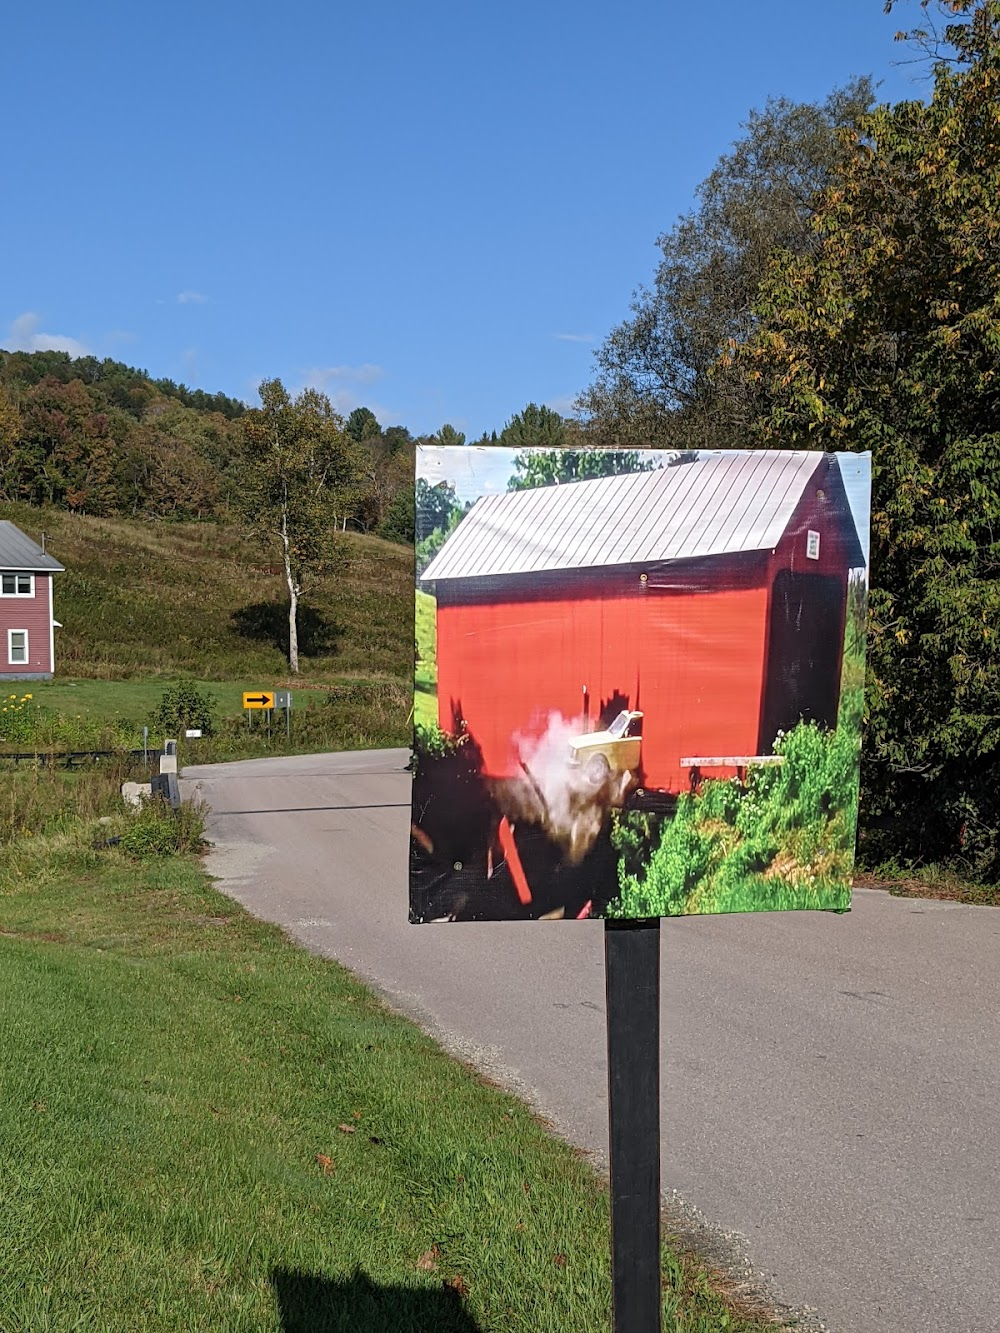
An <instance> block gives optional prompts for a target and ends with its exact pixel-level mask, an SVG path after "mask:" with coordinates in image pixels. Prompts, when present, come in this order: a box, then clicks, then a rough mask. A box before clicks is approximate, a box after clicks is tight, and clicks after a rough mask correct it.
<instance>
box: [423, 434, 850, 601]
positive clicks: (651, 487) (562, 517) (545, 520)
mask: <svg viewBox="0 0 1000 1333" xmlns="http://www.w3.org/2000/svg"><path fill="white" fill-rule="evenodd" d="M829 457H830V455H828V454H822V453H817V452H804V451H795V452H792V451H789V450H774V451H773V452H770V451H769V452H752V453H751V452H739V451H735V450H716V451H714V452H711V453H703V454H701V455H700V456H699V457H698V458H697V460H695V461H693V462H687V463H680V464H677V465H676V466H671V467H663V468H659V469H657V470H656V471H654V472H632V473H625V474H623V475H621V476H616V477H601V478H599V479H598V480H596V481H576V482H568V483H566V484H564V485H559V486H540V487H537V488H534V489H532V490H524V491H510V492H508V493H507V494H505V495H488V496H485V497H484V498H483V499H481V500H479V501H478V502H477V503H476V504H475V505H474V506H473V508H472V509H471V510H470V511H469V513H468V514H467V515H466V517H465V518H464V519H463V520H462V522H461V523H460V524H459V526H458V527H457V528H456V530H455V532H454V533H453V534H452V536H451V537H449V539H448V541H447V542H446V543H445V545H444V546H443V547H442V548H441V550H440V551H439V552H438V554H437V556H435V558H434V559H433V560H432V561H431V563H430V564H429V565H428V566H427V568H426V569H425V570H424V573H423V575H422V578H423V579H425V580H427V581H431V580H438V581H439V580H442V579H462V578H482V577H486V576H489V575H498V574H528V573H540V572H543V571H546V570H557V569H593V568H597V567H600V566H606V565H633V564H641V563H644V562H646V561H663V560H685V559H690V558H692V557H695V556H708V555H723V554H733V553H735V552H739V551H761V550H772V549H773V548H774V547H775V546H777V544H778V542H779V541H780V540H781V537H782V534H783V533H784V531H785V528H786V527H787V526H788V522H789V520H790V519H791V517H792V514H793V513H794V511H795V507H796V505H797V504H798V502H799V500H800V499H801V498H802V493H803V491H804V490H805V488H806V484H807V483H808V481H809V480H810V478H811V477H812V476H813V474H814V473H815V472H816V470H817V468H818V467H819V466H820V465H821V464H822V463H823V462H824V461H825V460H826V459H827V458H829ZM838 480H839V479H838Z"/></svg>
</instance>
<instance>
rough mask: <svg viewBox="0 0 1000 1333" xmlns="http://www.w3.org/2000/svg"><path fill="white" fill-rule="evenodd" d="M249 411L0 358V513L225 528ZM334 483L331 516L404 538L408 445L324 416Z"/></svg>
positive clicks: (116, 370) (116, 378)
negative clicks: (336, 464)
mask: <svg viewBox="0 0 1000 1333" xmlns="http://www.w3.org/2000/svg"><path fill="white" fill-rule="evenodd" d="M252 416H253V412H252V411H251V412H249V413H248V410H247V405H246V404H244V403H241V402H239V401H237V400H236V399H234V398H230V397H228V396H227V395H226V394H223V393H206V392H204V391H203V390H201V389H189V388H187V387H186V386H185V385H183V384H181V385H178V384H175V383H174V382H173V381H172V380H167V379H152V378H151V377H150V376H149V375H148V373H147V372H146V371H144V370H139V369H136V368H135V367H133V366H127V365H125V364H124V363H123V362H120V361H113V360H111V359H110V358H105V359H104V360H103V361H99V360H97V358H96V357H92V356H82V357H75V358H73V357H70V356H69V355H67V353H65V352H7V351H4V350H3V349H0V504H29V505H48V506H52V507H54V508H58V509H62V510H65V511H68V512H70V513H75V514H89V515H97V516H103V517H117V516H121V517H123V518H135V517H140V516H142V517H147V518H155V519H161V518H166V519H170V520H172V521H174V520H203V519H211V518H215V519H221V520H223V521H225V520H227V519H228V518H229V516H230V514H231V513H233V512H238V510H239V500H240V497H241V495H242V494H243V492H244V489H245V482H246V469H247V466H248V462H247V456H246V451H247V441H246V425H247V422H248V421H249V420H250V419H251V418H252ZM331 420H332V422H333V423H334V425H335V426H336V429H337V431H338V432H339V437H340V443H341V445H342V450H343V455H344V458H345V460H347V462H346V464H345V466H346V470H347V472H348V473H350V476H349V477H347V476H345V478H344V481H343V487H342V489H341V491H340V493H339V494H337V495H336V496H335V497H331V513H336V515H337V518H338V519H339V520H341V521H344V520H346V522H347V524H348V526H351V527H353V528H354V530H355V531H358V532H365V533H368V532H374V531H376V530H378V532H379V535H380V536H383V537H386V538H388V539H390V540H394V541H399V542H402V543H404V544H406V543H408V542H409V541H411V540H412V529H413V517H412V514H413V504H412V492H413V447H414V440H413V437H412V436H411V434H410V432H409V431H408V430H407V429H406V428H405V427H404V426H389V427H387V428H386V429H384V430H383V428H382V427H381V426H380V425H379V422H378V420H377V419H376V417H375V416H374V414H373V413H372V412H371V411H370V410H369V409H367V408H358V409H356V410H355V411H354V412H352V413H351V415H350V417H349V418H348V419H347V421H341V420H340V418H339V417H337V416H336V414H335V413H331Z"/></svg>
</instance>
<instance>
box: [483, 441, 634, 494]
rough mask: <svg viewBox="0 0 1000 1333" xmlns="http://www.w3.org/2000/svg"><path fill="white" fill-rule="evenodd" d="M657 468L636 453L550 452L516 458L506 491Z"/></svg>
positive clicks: (609, 451) (617, 450)
mask: <svg viewBox="0 0 1000 1333" xmlns="http://www.w3.org/2000/svg"><path fill="white" fill-rule="evenodd" d="M656 466H657V463H656V460H654V459H652V458H643V456H642V454H641V453H640V452H638V451H637V450H635V449H550V450H545V451H539V452H537V453H524V454H516V455H515V456H514V467H515V469H516V470H515V472H514V475H513V476H512V477H511V478H510V480H509V481H508V482H507V489H508V490H509V491H527V490H531V489H533V488H534V487H535V486H559V485H561V484H562V483H564V482H567V481H587V480H590V479H592V478H594V477H616V476H618V474H619V473H621V472H649V471H652V469H653V468H655V467H656Z"/></svg>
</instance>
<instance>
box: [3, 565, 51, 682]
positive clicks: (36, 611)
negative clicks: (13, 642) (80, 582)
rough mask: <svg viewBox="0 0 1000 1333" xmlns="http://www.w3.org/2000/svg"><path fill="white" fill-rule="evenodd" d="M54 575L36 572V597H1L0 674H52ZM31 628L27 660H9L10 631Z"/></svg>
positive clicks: (29, 630) (28, 629)
mask: <svg viewBox="0 0 1000 1333" xmlns="http://www.w3.org/2000/svg"><path fill="white" fill-rule="evenodd" d="M51 580H52V575H51V574H36V575H35V595H34V597H0V678H2V677H3V676H34V675H50V674H51V672H52V660H51V657H50V652H49V645H50V642H51V638H50V636H51V628H50V626H51V622H52V611H51V606H52V603H51V601H50V600H49V598H50V593H51V588H50V584H51ZM9 629H26V630H27V631H28V661H27V662H26V663H24V662H18V663H16V664H11V663H10V662H8V661H7V631H8V630H9Z"/></svg>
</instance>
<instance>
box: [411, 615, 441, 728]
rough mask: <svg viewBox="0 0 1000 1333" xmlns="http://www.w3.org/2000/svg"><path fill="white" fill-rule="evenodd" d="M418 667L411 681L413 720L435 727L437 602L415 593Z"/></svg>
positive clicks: (436, 702) (436, 717)
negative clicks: (412, 684) (412, 687)
mask: <svg viewBox="0 0 1000 1333" xmlns="http://www.w3.org/2000/svg"><path fill="white" fill-rule="evenodd" d="M416 641H417V665H416V679H415V681H414V685H415V688H414V694H413V709H414V720H415V721H416V722H418V723H419V724H420V725H421V726H426V727H433V726H437V720H438V700H437V602H436V601H435V600H434V598H433V597H431V595H430V594H429V593H426V592H421V591H420V589H417V598H416Z"/></svg>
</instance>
